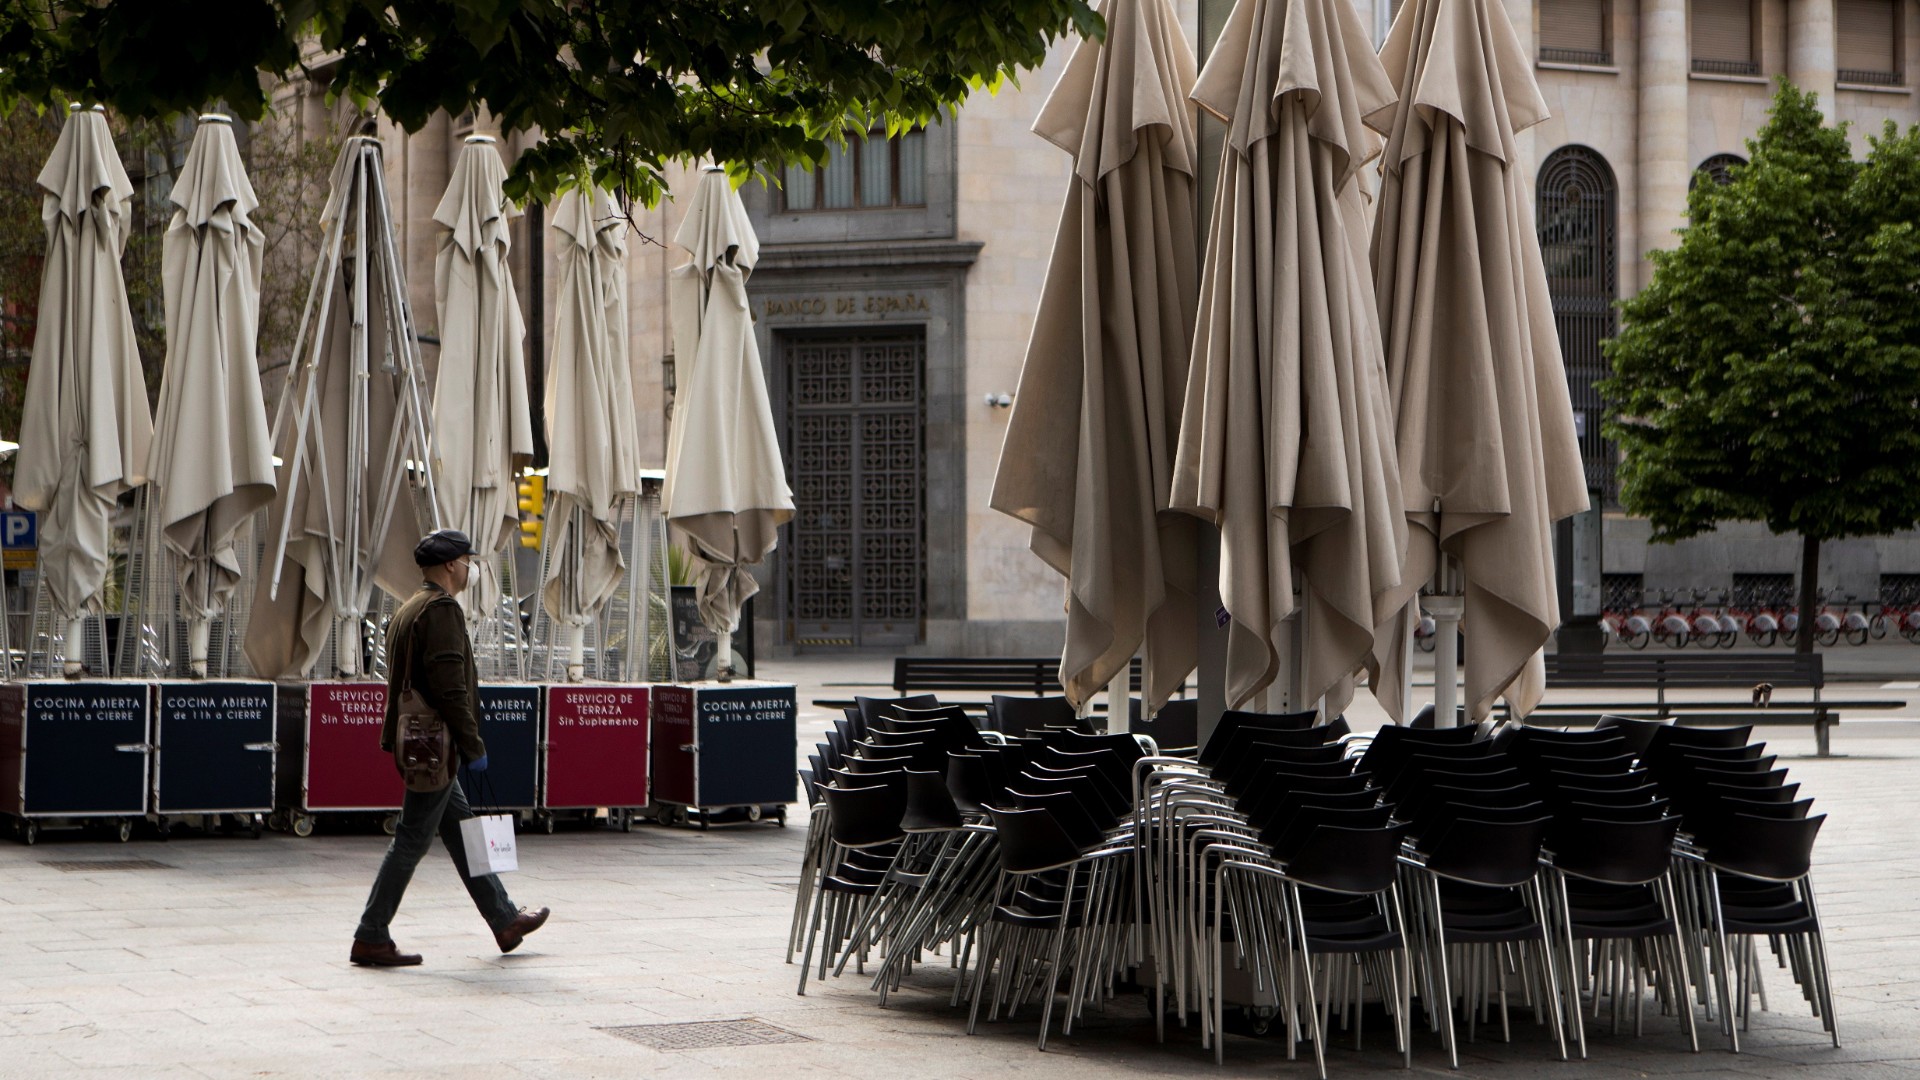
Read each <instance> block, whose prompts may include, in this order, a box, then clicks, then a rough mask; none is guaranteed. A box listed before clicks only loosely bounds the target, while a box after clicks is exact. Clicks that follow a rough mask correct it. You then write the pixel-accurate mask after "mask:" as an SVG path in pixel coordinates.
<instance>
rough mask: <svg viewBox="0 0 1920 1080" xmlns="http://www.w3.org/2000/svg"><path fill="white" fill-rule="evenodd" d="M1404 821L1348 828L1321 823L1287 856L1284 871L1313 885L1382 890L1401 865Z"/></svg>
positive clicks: (1356, 890) (1349, 890) (1354, 890)
mask: <svg viewBox="0 0 1920 1080" xmlns="http://www.w3.org/2000/svg"><path fill="white" fill-rule="evenodd" d="M1405 833H1406V827H1405V826H1403V825H1385V826H1379V827H1375V828H1348V827H1345V826H1341V825H1320V826H1318V827H1316V828H1315V829H1314V830H1313V832H1312V833H1311V834H1309V835H1308V837H1307V839H1306V842H1305V843H1303V844H1301V845H1300V848H1299V850H1298V851H1296V852H1294V854H1293V857H1292V858H1291V859H1289V860H1287V875H1288V876H1289V877H1292V878H1294V879H1296V880H1298V881H1300V882H1302V883H1303V884H1307V885H1311V886H1313V887H1314V888H1316V889H1328V890H1331V891H1333V892H1343V893H1378V892H1384V891H1386V889H1387V888H1388V887H1389V886H1391V885H1392V884H1393V881H1394V878H1395V876H1397V874H1398V873H1399V867H1400V843H1401V839H1402V837H1403V836H1404V835H1405Z"/></svg>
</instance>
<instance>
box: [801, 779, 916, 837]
mask: <svg viewBox="0 0 1920 1080" xmlns="http://www.w3.org/2000/svg"><path fill="white" fill-rule="evenodd" d="M904 780H905V778H904V776H903V777H902V783H900V784H899V785H897V786H896V785H893V784H876V785H874V786H872V787H834V786H831V785H829V786H828V787H825V788H823V789H821V792H820V795H821V797H822V798H824V799H826V800H827V814H828V818H827V822H828V826H827V827H828V830H829V834H830V835H831V836H832V837H833V842H834V843H836V844H840V845H842V846H844V847H850V848H865V847H874V846H876V845H879V844H884V843H888V842H890V841H893V840H898V839H900V838H901V836H903V835H904V834H903V833H902V832H901V829H900V819H901V817H902V816H904V815H905V814H906V812H907V788H906V784H905V782H904Z"/></svg>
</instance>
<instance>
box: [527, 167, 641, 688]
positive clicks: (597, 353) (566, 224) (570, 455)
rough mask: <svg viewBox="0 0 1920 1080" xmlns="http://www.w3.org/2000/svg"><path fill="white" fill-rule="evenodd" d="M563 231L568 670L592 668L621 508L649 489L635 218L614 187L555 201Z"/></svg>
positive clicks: (561, 583) (562, 567)
mask: <svg viewBox="0 0 1920 1080" xmlns="http://www.w3.org/2000/svg"><path fill="white" fill-rule="evenodd" d="M553 227H554V228H555V229H557V230H559V231H560V233H561V234H562V236H561V242H560V250H559V254H558V259H557V261H558V262H559V263H560V290H559V293H558V294H557V298H556V300H555V311H554V332H553V352H552V355H551V356H550V357H549V359H548V361H547V399H546V402H545V405H546V412H547V461H548V474H547V490H548V491H549V493H550V494H551V495H552V498H551V499H550V500H549V502H550V505H549V506H548V510H547V528H546V545H547V553H546V556H545V560H544V561H545V562H546V564H547V567H548V569H547V579H546V581H545V582H544V584H543V585H542V590H543V603H544V604H545V606H546V610H547V614H548V615H549V616H551V617H552V618H553V619H554V621H555V622H557V623H559V624H560V625H561V626H562V627H565V628H566V635H567V644H568V647H569V654H570V655H569V658H568V662H567V675H568V677H569V678H571V679H575V680H578V679H580V678H582V677H583V676H584V674H585V671H584V666H583V665H584V660H583V653H582V649H583V648H584V642H585V633H586V626H587V624H588V623H589V622H591V621H592V620H593V618H594V616H596V615H598V614H599V612H600V609H601V607H603V606H604V605H605V604H606V602H607V601H608V600H609V599H611V598H612V597H613V594H614V593H615V592H616V591H618V589H619V586H620V575H621V574H622V573H623V572H625V570H626V566H627V564H626V559H625V558H624V557H623V556H622V555H621V553H620V524H619V522H620V512H621V507H622V505H623V503H624V501H625V500H626V499H628V498H630V497H632V496H634V495H637V494H638V493H639V491H640V465H639V444H638V437H637V436H636V434H635V430H634V416H633V371H632V368H631V367H630V366H629V364H628V361H627V270H626V257H627V246H626V228H627V219H626V217H625V216H624V215H621V214H620V213H618V212H617V211H616V209H615V207H614V205H613V201H612V199H610V198H609V197H608V195H607V193H606V192H605V191H600V190H595V191H593V192H591V193H586V194H583V193H581V192H578V191H570V192H568V193H567V194H565V195H562V196H561V197H560V199H559V201H558V202H557V203H556V204H555V206H554V212H553Z"/></svg>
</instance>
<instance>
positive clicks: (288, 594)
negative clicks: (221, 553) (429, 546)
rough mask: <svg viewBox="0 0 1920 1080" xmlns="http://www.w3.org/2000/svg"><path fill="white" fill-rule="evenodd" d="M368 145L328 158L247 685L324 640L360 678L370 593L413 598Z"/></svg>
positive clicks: (401, 423)
mask: <svg viewBox="0 0 1920 1080" xmlns="http://www.w3.org/2000/svg"><path fill="white" fill-rule="evenodd" d="M382 156H383V155H382V150H381V145H380V141H379V140H378V139H375V138H372V137H369V136H355V137H354V138H351V139H348V140H347V143H346V145H345V146H343V147H341V150H340V156H339V158H338V159H336V160H335V162H334V166H333V176H332V181H331V186H330V188H329V191H328V196H327V201H326V204H325V205H324V206H323V207H322V209H321V212H320V224H321V232H322V238H321V249H320V254H319V258H318V260H317V262H316V265H315V267H314V276H313V280H312V284H311V285H310V287H309V291H308V295H307V306H306V313H305V314H304V315H303V316H302V318H301V328H300V333H299V335H298V337H297V338H296V341H295V346H294V355H293V367H292V369H291V371H290V372H289V375H288V379H287V385H286V387H285V389H284V391H283V392H282V396H281V400H280V407H279V410H278V413H277V415H276V416H275V419H274V453H275V455H276V456H277V457H278V458H279V459H280V465H279V467H278V473H277V475H278V477H279V481H280V484H279V490H278V491H277V492H276V493H275V496H274V500H273V503H272V504H271V505H270V506H269V507H268V511H267V520H268V530H269V534H270V535H269V539H268V544H267V551H266V557H265V559H264V562H263V565H262V568H261V575H260V582H259V585H258V588H257V591H256V593H255V594H254V601H253V607H252V613H251V616H250V620H249V622H248V625H247V641H246V656H247V661H248V663H249V664H251V665H252V667H253V670H254V672H255V674H258V675H261V676H264V677H267V678H283V677H297V676H301V675H305V674H306V673H307V672H309V671H310V670H312V668H313V665H314V663H315V662H316V661H317V660H318V659H319V658H320V655H321V653H322V652H323V651H324V650H325V648H326V644H327V638H328V635H329V633H330V632H331V631H333V630H335V629H337V630H338V635H337V637H336V638H335V648H334V659H335V662H336V664H337V665H338V672H339V674H342V675H346V676H353V675H357V674H359V673H360V672H361V671H362V670H363V666H362V659H363V651H362V642H363V636H362V633H363V631H364V630H366V629H367V616H368V614H369V609H370V607H371V605H372V603H373V593H374V589H375V588H376V587H378V588H380V589H383V590H385V591H386V592H387V593H388V594H389V595H391V596H396V597H404V596H407V595H409V594H410V593H411V592H412V591H413V590H414V589H415V588H417V587H418V586H419V582H420V572H419V569H418V568H417V567H415V566H414V563H413V557H412V554H413V545H414V544H415V543H416V542H417V541H418V540H419V539H420V536H421V534H422V533H424V532H425V531H426V529H425V528H422V524H423V519H424V520H425V521H427V522H430V523H431V524H429V525H428V527H437V526H438V523H439V520H440V518H439V508H438V506H437V505H436V503H435V499H434V495H433V488H432V474H431V470H428V469H422V468H421V467H420V465H421V463H423V462H426V461H428V460H430V459H431V456H432V455H431V452H430V447H429V441H430V435H429V429H428V427H427V424H428V422H429V421H428V416H427V412H426V409H427V403H426V400H425V398H426V395H425V385H424V379H423V375H422V372H421V368H420V354H419V346H418V344H417V340H418V339H417V336H416V335H415V333H414V329H413V313H412V309H411V308H410V307H409V305H408V302H407V283H406V276H405V267H404V266H403V265H402V264H401V262H400V259H399V255H398V251H397V249H396V246H395V243H394V228H393V219H392V216H391V210H390V206H389V203H388V201H387V192H386V183H385V170H384V166H383V164H382Z"/></svg>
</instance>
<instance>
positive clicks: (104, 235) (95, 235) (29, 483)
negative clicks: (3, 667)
mask: <svg viewBox="0 0 1920 1080" xmlns="http://www.w3.org/2000/svg"><path fill="white" fill-rule="evenodd" d="M39 184H40V187H41V188H43V189H45V192H46V194H45V196H44V198H43V200H42V203H41V211H40V217H41V221H42V222H43V223H44V225H45V226H46V230H47V253H46V262H45V264H44V265H43V266H42V267H41V271H40V306H39V315H38V318H37V320H36V322H35V328H34V339H33V361H32V367H31V368H30V369H29V370H28V373H27V389H26V397H25V401H24V403H23V405H24V407H23V411H22V415H21V420H20V452H19V457H18V459H17V460H16V462H15V464H14V474H13V498H14V502H15V503H17V504H18V505H20V506H22V507H24V508H26V509H28V510H35V511H39V512H40V514H41V521H40V572H41V574H42V575H44V580H45V581H46V586H47V593H48V596H49V598H50V599H51V600H52V603H53V609H54V613H55V615H56V616H58V617H59V618H61V619H63V620H66V621H67V623H68V630H67V655H66V670H67V672H68V673H69V674H72V673H75V672H78V671H79V670H80V665H81V654H80V632H81V618H82V617H83V616H85V615H89V614H97V613H98V612H99V611H100V609H101V586H102V585H103V584H104V583H105V581H106V575H107V539H108V525H107V519H108V517H109V515H111V514H112V512H113V507H114V502H115V500H117V499H118V498H119V497H120V495H121V494H122V493H124V492H126V491H129V490H131V489H133V488H135V487H138V486H140V485H141V484H143V483H145V482H146V479H147V454H148V450H149V445H150V443H151V440H152V438H153V416H152V414H151V413H150V412H149V411H148V409H147V387H146V379H145V377H144V376H143V375H142V373H141V368H140V352H139V349H138V348H137V347H136V346H135V343H134V336H133V315H132V312H131V310H130V309H129V308H128V306H127V284H126V279H125V277H124V276H122V274H121V272H120V254H121V252H122V251H124V250H125V248H126V244H127V229H128V227H129V225H130V224H131V221H132V199H133V184H132V183H131V182H130V181H128V179H127V171H126V169H124V168H122V167H121V165H120V158H119V155H118V153H117V152H116V151H115V150H114V147H113V134H112V132H110V131H109V130H108V129H107V118H106V116H105V115H104V114H103V113H102V112H101V111H100V110H99V109H98V108H95V109H89V110H82V109H81V108H80V107H79V106H75V107H74V109H73V111H71V112H70V113H69V114H68V116H67V122H66V126H65V127H63V128H62V129H61V131H60V139H59V141H58V142H56V143H55V144H54V148H53V154H52V156H51V157H49V158H48V159H47V164H46V167H45V168H43V169H41V170H40V176H39Z"/></svg>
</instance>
